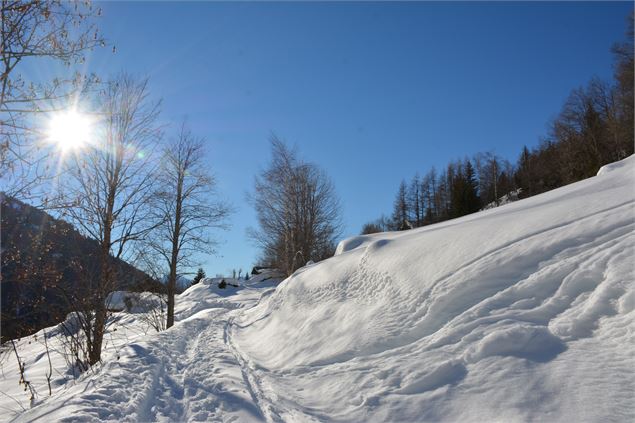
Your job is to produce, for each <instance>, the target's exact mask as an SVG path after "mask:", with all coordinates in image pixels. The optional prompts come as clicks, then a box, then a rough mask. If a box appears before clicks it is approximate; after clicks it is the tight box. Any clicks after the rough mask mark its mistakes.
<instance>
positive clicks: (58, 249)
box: [0, 193, 163, 341]
mask: <svg viewBox="0 0 635 423" xmlns="http://www.w3.org/2000/svg"><path fill="white" fill-rule="evenodd" d="M0 216H1V217H2V220H1V222H0V227H1V228H2V237H1V251H2V271H1V273H2V280H1V283H2V285H1V287H2V289H1V293H2V298H1V303H0V310H1V311H2V314H1V319H0V321H1V324H2V327H1V329H2V330H1V332H2V341H6V340H9V339H14V338H17V337H19V336H25V335H28V334H31V333H34V332H36V331H37V330H39V329H42V328H44V327H47V326H50V325H53V324H55V323H58V322H60V321H61V320H63V319H64V317H65V316H66V315H67V314H68V313H69V312H70V310H71V308H70V304H69V302H72V297H73V296H74V295H81V294H82V289H84V287H86V286H87V285H88V280H87V278H88V277H89V276H87V275H86V273H87V270H82V267H83V268H84V269H91V270H92V269H95V268H97V267H98V266H97V263H98V262H99V254H100V247H99V245H98V243H97V242H96V241H95V240H92V239H89V238H86V237H84V236H82V235H81V234H80V233H79V232H78V231H77V230H75V228H73V226H72V225H70V224H69V223H67V222H65V221H63V220H59V219H55V218H53V217H52V216H51V215H49V214H48V213H46V212H44V211H42V210H39V209H37V208H35V207H32V206H30V205H28V204H26V203H23V202H21V201H19V200H17V199H15V198H12V197H9V196H6V195H4V194H3V193H0ZM112 265H113V268H114V270H115V272H116V273H117V276H118V280H119V281H120V282H119V287H120V288H121V289H124V288H125V289H133V288H136V289H137V290H139V289H146V290H150V289H152V290H161V289H162V288H163V287H162V286H161V285H160V284H159V283H158V282H156V281H153V280H152V279H151V278H150V277H149V276H148V275H147V274H145V273H144V272H142V271H140V270H139V269H137V268H135V267H133V266H132V265H130V264H128V263H126V262H125V261H123V260H119V259H116V258H114V257H112ZM97 273H98V272H97V271H95V274H91V276H95V275H96V274H97ZM69 297H70V298H71V299H69Z"/></svg>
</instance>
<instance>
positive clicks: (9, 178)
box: [0, 0, 104, 197]
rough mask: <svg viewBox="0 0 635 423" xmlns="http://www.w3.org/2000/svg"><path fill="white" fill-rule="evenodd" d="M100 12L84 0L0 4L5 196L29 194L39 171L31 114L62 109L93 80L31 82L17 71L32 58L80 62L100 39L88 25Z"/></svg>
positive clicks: (0, 171) (5, 0) (0, 167)
mask: <svg viewBox="0 0 635 423" xmlns="http://www.w3.org/2000/svg"><path fill="white" fill-rule="evenodd" d="M100 14H101V11H100V9H99V8H94V7H93V6H92V5H91V4H90V2H84V1H82V2H79V1H62V0H52V1H40V0H32V1H20V0H2V1H1V2H0V17H1V18H2V22H1V26H0V33H1V36H2V42H1V44H0V57H1V60H2V63H0V137H1V141H0V177H1V178H2V179H3V180H4V185H5V186H4V190H5V191H6V192H7V193H9V194H10V195H13V196H20V197H29V193H30V191H31V189H32V188H33V187H34V185H35V184H36V183H37V182H38V181H39V180H40V177H41V176H42V175H43V174H44V173H45V169H44V166H43V157H44V156H43V155H42V154H41V149H40V148H38V147H40V146H38V145H37V142H36V140H37V139H39V138H42V134H41V132H40V131H39V130H38V129H37V125H35V124H34V119H32V118H33V115H34V114H40V115H41V114H42V113H46V112H50V111H52V110H54V109H56V108H59V107H65V106H66V104H67V103H70V102H71V101H72V99H73V98H74V97H75V96H76V95H77V93H78V92H82V91H84V90H85V89H86V87H87V85H88V84H89V83H91V82H94V81H95V79H96V78H95V77H94V76H91V77H85V76H81V75H79V74H77V73H76V74H75V75H72V76H66V77H57V78H52V80H50V81H48V82H41V81H40V82H37V83H36V82H32V81H28V80H26V79H25V78H24V77H23V76H22V74H21V73H20V69H22V67H23V65H24V63H28V62H32V61H33V60H34V59H37V60H40V59H45V60H54V61H58V62H62V63H64V64H66V65H68V66H70V65H72V64H78V63H81V62H83V60H84V53H86V51H88V50H90V49H92V48H93V47H95V46H98V45H103V43H104V42H103V40H102V38H101V36H100V35H99V32H98V30H97V28H96V26H95V24H94V23H93V21H94V18H96V17H97V16H99V15H100ZM69 73H71V74H72V72H69Z"/></svg>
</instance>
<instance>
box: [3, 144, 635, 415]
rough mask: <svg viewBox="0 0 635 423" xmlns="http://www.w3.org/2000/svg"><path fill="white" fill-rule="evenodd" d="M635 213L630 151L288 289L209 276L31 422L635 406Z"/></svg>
mask: <svg viewBox="0 0 635 423" xmlns="http://www.w3.org/2000/svg"><path fill="white" fill-rule="evenodd" d="M634 229H635V157H630V158H628V159H626V160H623V161H621V162H618V163H615V164H613V165H610V166H607V167H605V168H603V169H602V170H601V171H600V172H599V175H598V176H597V177H594V178H590V179H588V180H585V181H582V182H579V183H576V184H572V185H570V186H567V187H564V188H561V189H558V190H554V191H551V192H549V193H546V194H543V195H539V196H536V197H532V198H529V199H526V200H521V201H518V202H514V203H511V204H508V205H505V206H502V207H498V208H495V209H492V210H487V211H483V212H479V213H476V214H473V215H470V216H466V217H464V218H461V219H456V220H452V221H448V222H444V223H441V224H437V225H432V226H428V227H425V228H420V229H416V230H411V231H406V232H399V233H382V234H374V235H369V236H362V237H355V238H352V239H349V240H346V241H343V242H342V243H341V244H340V245H339V247H338V250H337V254H336V256H335V257H333V258H331V259H328V260H325V261H323V262H321V263H317V264H314V265H310V266H307V267H304V268H302V269H300V270H298V271H297V272H296V273H295V274H294V275H293V276H292V277H290V278H288V279H287V280H285V281H284V282H282V283H281V284H280V285H279V286H278V287H277V288H275V289H273V288H271V287H270V286H266V287H259V286H258V285H257V284H255V285H253V286H249V287H242V288H233V287H232V290H225V291H220V290H219V289H218V288H217V287H216V286H214V285H208V284H205V283H202V284H198V285H197V286H194V287H192V288H190V289H188V290H187V291H186V292H185V293H184V294H182V295H181V296H179V298H178V299H177V313H176V314H177V320H178V322H177V323H176V324H175V326H174V327H173V328H171V329H170V330H168V331H165V332H162V333H160V334H158V335H157V334H152V333H148V334H146V335H140V336H139V337H136V338H134V339H132V340H130V341H129V342H128V344H127V345H125V346H122V347H120V348H119V350H118V354H117V355H118V356H119V357H120V358H119V359H118V360H117V359H116V357H115V354H107V358H106V360H105V363H104V365H103V366H102V367H101V368H100V369H98V370H97V372H96V373H95V374H87V375H85V376H82V378H80V379H79V380H78V381H77V382H76V383H75V384H74V385H69V386H64V387H63V388H60V389H58V392H57V393H56V394H54V395H53V396H52V397H51V398H49V399H46V400H41V401H40V402H39V403H38V404H37V405H36V406H35V407H34V408H32V409H30V410H28V411H26V412H24V413H22V414H20V415H19V418H18V420H20V421H31V420H34V419H38V418H40V419H46V420H50V419H59V418H61V417H62V416H73V417H75V418H80V419H94V420H142V421H146V420H169V421H183V420H199V421H201V420H203V421H215V420H222V421H233V420H235V419H238V420H239V421H254V420H256V421H417V422H419V421H479V422H481V421H505V422H509V421H562V422H569V421H633V420H634V419H635V334H634V329H635V311H634V309H635V284H634V282H635V281H634V280H635V268H634V263H635V260H634V256H635V236H634V232H633V231H634ZM126 318H127V319H134V318H135V316H132V315H129V316H127V317H126ZM130 325H132V323H130ZM38 357H40V358H41V356H38ZM33 368H36V367H35V364H34V366H33ZM7 380H8V379H7ZM2 384H3V385H2V386H3V388H4V384H5V381H4V379H3V381H2ZM8 403H9V401H8V400H6V401H5V402H2V404H3V405H4V404H8ZM2 418H7V416H1V415H0V419H2Z"/></svg>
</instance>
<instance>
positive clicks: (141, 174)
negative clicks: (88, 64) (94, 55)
mask: <svg viewBox="0 0 635 423" xmlns="http://www.w3.org/2000/svg"><path fill="white" fill-rule="evenodd" d="M147 84H148V82H147V80H141V81H137V80H135V79H133V78H131V77H129V76H127V75H125V74H122V75H120V76H119V77H118V78H116V79H115V80H114V81H112V82H110V83H107V84H106V86H105V88H104V90H103V91H102V92H101V93H100V96H99V110H100V113H101V114H103V116H104V118H103V120H102V121H101V124H100V125H99V126H98V129H97V131H96V135H95V141H94V145H93V146H91V148H90V149H89V150H86V151H82V152H79V153H77V154H76V155H75V156H74V158H75V160H74V161H72V162H69V163H68V164H67V173H66V175H65V178H64V182H63V183H62V187H61V195H60V198H59V200H58V205H59V207H60V210H61V211H62V213H63V215H65V216H66V217H68V218H69V219H70V220H71V221H72V222H73V223H74V224H75V225H76V227H77V228H79V230H80V231H81V232H83V233H84V235H86V236H88V237H90V238H93V239H95V240H97V241H98V242H99V245H100V257H99V258H98V260H97V262H98V263H99V272H98V276H96V277H95V278H93V279H91V281H89V284H90V286H89V287H87V288H88V289H87V290H86V293H87V297H86V298H84V299H83V300H84V305H83V306H82V307H81V308H76V309H78V310H81V311H82V313H80V314H81V316H80V317H81V318H82V319H83V322H82V323H83V324H82V329H83V330H84V332H85V339H86V343H87V351H88V360H89V364H91V365H92V364H95V363H96V362H98V361H99V360H100V357H101V346H102V340H103V335H104V327H105V323H106V313H107V306H106V304H105V301H106V298H107V296H108V294H109V293H110V292H111V291H112V290H114V289H115V288H116V286H117V282H118V281H117V280H116V279H117V278H116V275H115V274H114V269H113V267H112V262H111V259H110V256H114V257H117V258H126V255H127V254H129V252H130V249H129V247H130V245H131V244H132V243H134V242H135V241H139V240H140V239H142V238H144V237H145V235H147V234H148V233H149V231H150V230H151V229H153V227H152V223H151V222H153V220H152V219H151V212H152V207H150V203H151V202H152V200H153V199H154V196H153V192H154V181H155V180H154V170H155V167H156V166H155V165H154V162H153V161H152V154H151V153H152V151H153V150H154V149H155V148H156V143H157V142H158V141H159V140H160V137H161V130H160V128H159V127H158V125H157V117H158V113H159V103H158V102H152V101H150V99H149V98H148V85H147ZM155 224H156V223H155Z"/></svg>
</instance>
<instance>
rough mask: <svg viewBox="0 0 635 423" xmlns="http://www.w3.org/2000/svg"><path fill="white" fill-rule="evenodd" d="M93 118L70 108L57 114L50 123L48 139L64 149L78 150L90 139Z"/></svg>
mask: <svg viewBox="0 0 635 423" xmlns="http://www.w3.org/2000/svg"><path fill="white" fill-rule="evenodd" d="M91 129H92V122H91V119H90V118H89V117H88V116H86V115H84V114H82V113H80V112H78V111H76V110H69V111H65V112H61V113H57V114H55V115H54V116H53V117H52V118H51V121H50V123H49V128H48V139H49V140H50V141H51V142H53V143H55V144H57V145H58V146H59V148H60V149H61V150H62V151H68V150H76V149H80V148H82V147H83V146H85V145H86V144H87V143H88V142H89V141H90V136H91Z"/></svg>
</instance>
